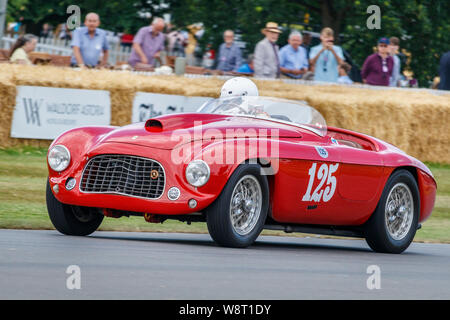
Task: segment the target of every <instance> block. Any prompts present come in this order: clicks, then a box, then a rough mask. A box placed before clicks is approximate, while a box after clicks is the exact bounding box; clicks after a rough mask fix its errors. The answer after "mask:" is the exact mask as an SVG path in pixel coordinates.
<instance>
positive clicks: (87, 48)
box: [71, 12, 108, 68]
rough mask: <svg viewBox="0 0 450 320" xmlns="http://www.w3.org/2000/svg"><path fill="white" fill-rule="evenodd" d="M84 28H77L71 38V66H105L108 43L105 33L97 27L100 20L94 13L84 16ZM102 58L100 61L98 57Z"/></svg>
mask: <svg viewBox="0 0 450 320" xmlns="http://www.w3.org/2000/svg"><path fill="white" fill-rule="evenodd" d="M84 25H85V26H84V27H80V28H77V29H76V30H75V31H74V32H73V38H72V44H71V46H72V48H73V55H72V61H71V62H72V65H73V66H75V65H77V66H79V67H81V68H83V67H85V66H87V67H96V66H98V65H99V66H101V67H102V66H105V65H106V64H107V62H108V41H107V38H106V32H105V31H104V30H102V29H100V28H98V26H99V25H100V18H99V16H98V14H96V13H93V12H91V13H89V14H87V15H86V19H85V22H84ZM102 53H103V57H102V59H101V61H100V56H101V54H102Z"/></svg>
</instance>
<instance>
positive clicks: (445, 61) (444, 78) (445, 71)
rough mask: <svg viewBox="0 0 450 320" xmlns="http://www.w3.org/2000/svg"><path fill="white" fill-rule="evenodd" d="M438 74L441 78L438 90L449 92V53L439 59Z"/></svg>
mask: <svg viewBox="0 0 450 320" xmlns="http://www.w3.org/2000/svg"><path fill="white" fill-rule="evenodd" d="M439 74H440V77H441V83H440V84H439V89H440V90H450V51H449V52H447V53H445V54H444V55H443V56H442V58H441V63H440V67H439Z"/></svg>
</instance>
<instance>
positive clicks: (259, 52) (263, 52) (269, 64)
mask: <svg viewBox="0 0 450 320" xmlns="http://www.w3.org/2000/svg"><path fill="white" fill-rule="evenodd" d="M262 33H263V34H264V35H265V38H264V39H263V40H261V41H260V42H258V44H257V45H256V47H255V59H254V67H255V77H260V78H279V77H280V61H279V58H278V46H277V45H276V42H277V40H278V37H279V35H280V33H281V31H280V29H279V28H278V24H277V23H275V22H268V23H267V24H266V27H265V28H264V29H263V30H262Z"/></svg>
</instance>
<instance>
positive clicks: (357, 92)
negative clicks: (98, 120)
mask: <svg viewBox="0 0 450 320" xmlns="http://www.w3.org/2000/svg"><path fill="white" fill-rule="evenodd" d="M255 82H256V84H257V85H258V88H259V91H260V94H261V95H263V96H273V97H280V98H286V99H293V100H305V101H307V102H308V103H309V104H310V105H311V106H313V107H314V108H316V109H317V110H318V111H319V112H320V113H322V115H323V116H324V117H325V119H326V120H327V123H328V125H329V126H335V127H341V128H345V129H350V130H354V131H358V132H362V133H366V134H369V135H371V136H374V137H377V138H379V139H382V140H385V141H387V142H389V143H392V144H394V145H396V146H397V147H399V148H400V149H403V150H404V151H405V152H407V153H409V154H411V155H413V156H415V157H417V158H418V159H420V160H422V161H432V162H439V163H450V130H449V124H450V95H441V96H437V95H433V94H431V93H428V92H417V91H409V90H374V89H361V88H353V87H344V86H335V85H330V86H306V85H298V84H286V83H284V82H281V81H258V80H255ZM223 83H224V80H221V79H217V78H208V79H205V78H199V79H189V78H185V77H177V76H152V77H149V76H144V75H136V74H132V73H129V72H126V71H125V72H112V71H108V70H83V71H79V70H74V69H70V68H57V67H51V66H41V67H37V66H19V65H8V64H4V65H0V94H1V96H0V114H1V118H0V119H1V120H0V125H1V126H0V147H10V146H15V145H34V146H47V145H48V144H49V141H39V140H25V139H14V138H10V136H9V134H10V130H11V119H12V112H13V109H14V105H15V95H16V86H19V85H29V86H46V87H60V88H78V89H94V90H96V89H97V90H108V91H110V93H111V114H112V119H111V123H112V125H118V126H122V125H126V124H129V123H130V122H131V109H132V104H133V99H134V95H135V93H136V92H138V91H141V92H153V93H163V94H176V95H185V96H205V97H218V96H219V93H220V87H221V86H222V84H223Z"/></svg>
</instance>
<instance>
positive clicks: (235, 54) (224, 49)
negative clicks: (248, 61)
mask: <svg viewBox="0 0 450 320" xmlns="http://www.w3.org/2000/svg"><path fill="white" fill-rule="evenodd" d="M223 39H224V41H225V43H222V44H221V45H220V47H219V58H218V59H219V63H218V65H217V70H221V71H225V72H228V71H237V70H238V68H239V67H240V65H241V62H242V53H241V49H240V48H239V47H238V46H237V45H236V43H234V32H233V31H232V30H227V31H225V32H224V33H223Z"/></svg>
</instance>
